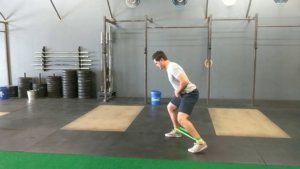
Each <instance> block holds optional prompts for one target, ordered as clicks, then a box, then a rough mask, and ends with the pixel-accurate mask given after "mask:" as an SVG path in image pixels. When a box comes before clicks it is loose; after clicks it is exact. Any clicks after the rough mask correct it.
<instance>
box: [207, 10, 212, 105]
mask: <svg viewBox="0 0 300 169" xmlns="http://www.w3.org/2000/svg"><path fill="white" fill-rule="evenodd" d="M207 25H208V27H207V33H208V34H207V40H208V44H207V60H208V77H207V104H208V103H209V100H210V79H211V40H212V38H211V37H212V15H210V16H209V17H208V20H207Z"/></svg>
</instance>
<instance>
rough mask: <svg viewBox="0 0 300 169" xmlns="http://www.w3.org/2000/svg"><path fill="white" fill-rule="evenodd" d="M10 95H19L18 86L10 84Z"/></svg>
mask: <svg viewBox="0 0 300 169" xmlns="http://www.w3.org/2000/svg"><path fill="white" fill-rule="evenodd" d="M8 89H9V97H18V86H9V87H8Z"/></svg>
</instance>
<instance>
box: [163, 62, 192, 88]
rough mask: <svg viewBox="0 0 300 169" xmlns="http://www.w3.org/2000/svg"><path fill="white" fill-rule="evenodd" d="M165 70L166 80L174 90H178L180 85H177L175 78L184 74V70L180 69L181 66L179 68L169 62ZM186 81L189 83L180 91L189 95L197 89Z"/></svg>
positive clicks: (177, 81)
mask: <svg viewBox="0 0 300 169" xmlns="http://www.w3.org/2000/svg"><path fill="white" fill-rule="evenodd" d="M166 70H167V73H168V78H169V81H170V83H171V85H172V86H173V88H174V89H175V90H176V89H178V88H179V85H180V83H179V80H177V78H178V75H179V74H180V73H184V74H185V72H184V70H183V69H182V67H181V66H179V65H178V64H177V63H174V62H170V63H169V64H168V66H167V69H166ZM188 81H189V83H188V85H187V86H186V88H185V89H184V90H183V91H182V93H189V92H191V91H193V90H195V89H196V88H197V86H196V85H195V84H193V83H191V82H190V80H188Z"/></svg>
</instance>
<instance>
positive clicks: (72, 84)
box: [62, 70, 77, 98]
mask: <svg viewBox="0 0 300 169" xmlns="http://www.w3.org/2000/svg"><path fill="white" fill-rule="evenodd" d="M62 87H63V98H75V97H77V75H76V70H64V71H63V75H62Z"/></svg>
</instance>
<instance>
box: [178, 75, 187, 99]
mask: <svg viewBox="0 0 300 169" xmlns="http://www.w3.org/2000/svg"><path fill="white" fill-rule="evenodd" d="M177 80H178V81H179V88H178V89H177V90H175V96H176V97H179V96H180V93H181V92H182V91H183V90H184V89H185V88H186V86H187V85H188V84H189V79H188V77H187V75H186V74H185V73H184V72H181V73H180V74H179V75H178V76H177Z"/></svg>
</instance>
